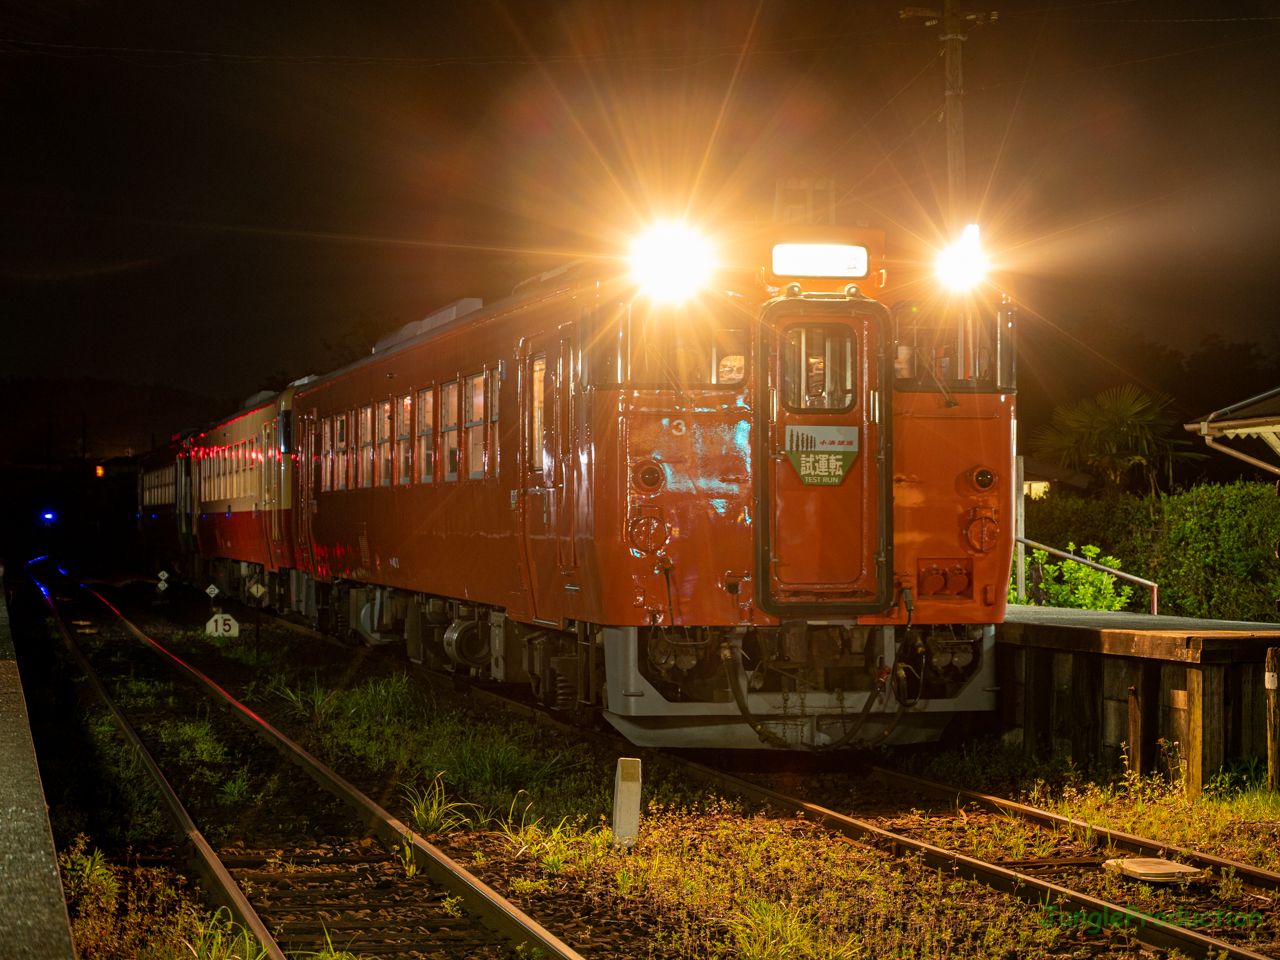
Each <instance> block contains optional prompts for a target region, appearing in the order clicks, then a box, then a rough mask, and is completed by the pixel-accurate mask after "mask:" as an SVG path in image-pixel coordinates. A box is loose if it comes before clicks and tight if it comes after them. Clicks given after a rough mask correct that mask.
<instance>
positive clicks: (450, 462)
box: [440, 380, 461, 483]
mask: <svg viewBox="0 0 1280 960" xmlns="http://www.w3.org/2000/svg"><path fill="white" fill-rule="evenodd" d="M440 432H441V433H442V434H443V435H444V478H445V480H447V481H449V482H450V483H452V482H453V481H454V480H457V479H458V468H459V467H460V466H461V464H460V463H459V462H458V381H456V380H455V381H453V383H446V384H445V385H444V386H442V387H441V388H440Z"/></svg>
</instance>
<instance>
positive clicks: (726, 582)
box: [190, 227, 1014, 747]
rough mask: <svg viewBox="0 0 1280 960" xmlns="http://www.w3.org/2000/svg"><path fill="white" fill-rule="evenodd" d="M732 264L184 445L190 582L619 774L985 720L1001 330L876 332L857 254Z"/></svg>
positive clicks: (820, 248) (578, 305) (494, 327)
mask: <svg viewBox="0 0 1280 960" xmlns="http://www.w3.org/2000/svg"><path fill="white" fill-rule="evenodd" d="M736 249H737V250H738V252H737V253H736V254H734V256H733V257H731V258H730V259H734V258H736V264H734V263H731V264H730V265H729V266H728V267H724V268H721V269H719V270H718V271H717V272H716V274H715V275H714V280H713V282H712V283H711V284H709V285H707V286H704V287H703V288H701V289H698V290H696V291H692V292H690V293H689V294H688V296H687V297H686V298H684V299H683V300H682V301H681V302H678V303H677V302H667V301H666V300H664V299H662V298H660V297H658V296H657V295H656V294H654V293H653V291H652V290H651V289H649V288H646V287H644V286H643V285H638V282H637V280H636V279H635V278H633V276H632V275H631V273H629V272H628V271H627V270H626V268H625V265H622V264H619V263H617V262H615V261H607V260H587V261H579V262H575V263H572V264H569V265H568V266H566V267H563V268H561V269H559V270H555V271H552V272H550V273H547V274H543V275H541V276H539V277H535V278H533V279H532V280H530V281H526V282H525V283H523V284H521V285H520V286H519V287H517V289H516V291H515V293H514V294H513V296H511V297H509V298H507V299H506V300H503V301H501V302H499V303H496V304H492V305H490V306H488V307H483V308H479V307H478V303H477V302H476V301H471V302H465V301H464V302H461V303H460V305H455V306H454V307H452V308H449V309H447V310H446V311H442V312H441V313H440V314H437V315H433V316H432V317H428V318H427V319H426V320H425V321H421V322H419V323H417V324H411V325H410V326H409V327H406V328H405V329H404V330H403V331H401V332H400V333H399V334H397V335H395V336H393V337H390V338H387V340H386V341H385V342H383V343H380V344H379V346H378V348H376V349H375V350H374V352H373V354H372V355H371V356H369V357H366V358H364V359H363V360H361V361H359V362H357V363H354V364H351V365H350V366H348V367H345V368H343V369H341V370H338V371H336V372H335V373H332V374H329V375H328V376H324V377H320V378H308V379H307V380H306V381H302V382H299V384H297V385H295V386H293V387H291V388H290V389H289V390H286V391H285V392H284V393H281V394H279V395H276V396H272V397H271V398H269V399H263V400H262V401H261V403H260V404H259V405H256V406H253V407H252V408H251V409H247V410H245V411H243V412H242V413H241V414H239V415H238V416H237V417H236V418H234V419H232V420H229V421H227V422H226V423H222V424H219V425H217V426H215V427H213V428H210V429H209V430H207V431H205V432H203V433H201V434H198V435H197V436H195V437H194V438H192V440H191V441H190V445H191V459H190V463H191V464H192V469H193V470H194V471H196V473H197V478H196V481H195V489H196V491H197V494H196V495H197V498H198V499H197V505H196V507H195V514H196V515H197V518H196V521H195V526H196V529H197V531H198V549H199V553H200V557H201V558H203V560H204V572H205V573H206V574H209V575H216V576H218V577H219V578H220V579H221V582H222V583H223V584H224V585H228V586H230V587H231V588H232V589H235V588H236V587H237V586H239V587H240V588H242V589H243V587H244V586H245V585H246V584H248V583H249V582H250V581H251V580H253V579H254V578H256V579H258V580H259V581H261V582H263V583H264V585H267V586H268V587H269V589H270V590H271V591H272V593H271V594H270V597H271V598H274V599H275V602H276V603H277V605H280V606H292V607H293V609H295V610H297V611H298V612H301V613H303V614H305V615H307V616H309V617H310V618H312V619H313V621H315V622H317V623H318V624H320V625H321V626H323V627H325V628H327V629H331V630H335V631H338V632H342V633H347V632H353V633H355V634H356V635H358V636H360V637H362V638H363V639H365V640H366V641H367V642H371V643H379V642H388V641H392V640H400V639H404V640H405V641H406V642H407V645H408V650H409V654H410V656H412V657H413V658H414V659H419V660H428V661H430V662H432V663H434V664H435V665H437V666H442V667H445V668H448V669H455V670H465V671H470V672H473V673H475V674H478V675H483V676H488V677H491V678H493V679H495V680H501V681H507V682H518V683H531V684H532V685H533V687H534V689H535V691H536V692H537V693H539V694H540V695H541V696H542V697H543V698H544V700H545V701H546V702H547V703H549V704H552V705H555V706H558V707H559V708H561V709H564V710H567V711H570V712H578V713H580V714H583V715H589V714H590V713H591V712H592V711H593V710H600V711H602V712H603V715H604V717H605V718H606V719H608V721H609V722H610V723H612V724H613V725H614V726H615V727H616V728H618V729H619V730H620V731H622V732H623V733H624V734H625V735H626V736H627V737H629V738H630V739H631V740H632V741H634V742H636V743H638V744H641V745H672V746H720V747H726V746H727V747H733V746H742V747H747V746H757V747H758V746H759V745H760V744H761V743H762V742H763V743H766V744H770V745H774V746H790V747H801V746H806V745H807V746H824V745H831V744H838V743H846V742H850V741H853V740H858V739H860V740H863V741H865V740H867V739H869V738H870V739H873V740H876V741H880V740H889V741H890V742H912V741H918V740H924V739H931V738H934V737H936V736H937V735H938V734H939V733H940V731H941V729H942V727H943V726H944V725H945V724H946V722H947V721H948V720H949V719H950V718H951V717H953V716H954V715H955V714H957V713H959V712H973V711H991V710H993V709H994V707H995V702H994V693H993V692H992V688H994V686H995V679H994V663H993V655H994V648H993V629H992V626H991V625H992V624H994V623H996V622H998V621H1000V620H1001V619H1002V618H1003V613H1004V604H1005V595H1006V589H1007V583H1008V578H1009V565H1010V559H1011V553H1012V546H1011V544H1012V541H1011V531H1012V523H1011V508H1012V502H1013V488H1012V482H1013V470H1012V467H1011V465H1012V458H1013V422H1014V395H1013V386H1014V385H1013V362H1012V308H1011V307H1010V306H1009V305H1008V304H1004V303H996V304H987V303H984V302H983V301H982V299H981V298H980V297H975V296H973V295H972V294H969V295H960V296H955V297H945V298H938V299H936V300H934V301H933V302H920V301H902V302H898V303H896V304H895V306H894V307H893V308H892V309H890V308H889V307H887V306H885V305H884V304H883V303H882V302H881V300H882V299H884V300H887V299H892V298H891V297H890V296H888V295H887V294H886V293H885V289H884V283H885V279H886V273H885V261H884V238H883V234H882V232H880V231H876V230H870V229H837V228H825V229H824V228H811V227H803V228H792V229H791V230H789V231H786V232H775V233H773V234H772V235H770V236H769V237H766V238H761V237H756V238H747V239H746V240H744V241H743V242H741V243H739V244H738V246H737V248H736ZM471 306H476V307H477V308H476V309H471V310H469V311H468V312H465V313H462V314H461V315H458V314H459V313H460V309H466V308H467V307H471ZM246 462H247V463H248V464H249V466H248V467H243V466H240V465H241V464H242V463H246ZM255 474H256V476H255ZM228 477H230V478H231V479H228ZM236 478H240V480H239V483H238V485H237V479H236ZM230 561H234V563H232V562H230ZM286 572H287V574H288V576H285V574H286Z"/></svg>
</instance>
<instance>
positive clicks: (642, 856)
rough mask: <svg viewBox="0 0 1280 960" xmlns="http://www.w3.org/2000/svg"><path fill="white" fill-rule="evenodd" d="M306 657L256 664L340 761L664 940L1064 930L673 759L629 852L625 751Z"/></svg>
mask: <svg viewBox="0 0 1280 960" xmlns="http://www.w3.org/2000/svg"><path fill="white" fill-rule="evenodd" d="M293 670H296V667H295V668H291V670H290V671H288V672H286V671H284V670H282V671H280V672H279V673H277V674H276V675H275V676H274V677H273V678H271V679H270V680H268V679H266V678H264V677H263V675H262V673H258V674H257V675H256V677H255V679H254V682H253V685H252V689H251V690H250V691H249V693H250V694H251V695H252V696H253V697H255V698H256V700H257V703H258V704H259V706H258V707H257V709H262V710H266V711H268V712H275V713H277V714H279V715H282V716H284V717H286V718H288V719H289V720H290V721H292V722H294V723H297V724H302V725H305V727H306V728H307V729H306V733H305V735H304V736H305V739H306V741H307V743H308V745H309V748H310V749H313V751H314V752H316V753H317V754H318V755H319V756H321V757H322V758H323V759H324V760H325V762H327V763H330V764H333V765H334V766H335V767H337V768H338V769H339V770H340V771H346V772H347V774H348V775H352V776H354V777H355V778H356V779H357V780H358V781H359V780H361V779H364V780H371V781H375V782H378V783H380V784H384V785H385V784H388V783H389V784H391V785H392V786H393V787H394V794H395V795H396V796H397V797H398V801H399V802H398V804H396V808H397V810H398V812H399V814H400V815H401V816H402V818H403V819H404V820H405V822H406V823H407V824H409V825H411V826H412V827H413V828H414V829H416V830H417V831H418V832H419V833H422V834H428V835H431V834H434V835H436V836H437V837H439V838H440V839H439V840H437V842H443V843H445V844H446V845H447V846H449V847H450V849H451V852H453V853H454V854H455V855H457V856H463V857H467V858H469V859H470V861H471V863H472V864H474V868H475V869H477V870H480V871H482V872H484V875H485V876H486V877H488V876H490V873H488V872H487V871H491V870H495V869H496V870H498V871H499V873H500V875H501V876H502V877H503V878H504V879H503V881H502V883H503V884H504V889H505V890H506V892H507V893H508V894H509V895H511V896H514V897H517V898H520V899H523V900H526V901H529V902H530V903H536V902H537V901H539V900H540V899H557V898H560V897H563V896H566V895H567V896H571V897H573V898H575V899H578V900H586V901H588V902H589V903H593V904H596V905H598V906H599V907H602V908H603V907H608V908H611V909H612V910H613V911H614V913H620V914H622V915H631V916H638V917H640V918H642V920H643V922H644V927H645V934H646V935H647V936H649V937H650V938H651V943H652V952H653V953H654V954H655V955H678V956H685V957H705V958H722V957H723V958H728V957H745V958H748V960H774V958H777V960H782V958H784V957H785V958H788V960H790V958H793V957H794V958H824V960H839V958H846V957H847V958H852V957H855V956H868V955H903V956H905V955H910V956H913V957H920V958H925V957H928V958H932V957H943V956H960V957H966V956H972V957H978V956H989V955H992V954H995V953H1000V954H1002V955H1021V956H1037V955H1042V954H1045V953H1046V952H1047V951H1050V950H1051V949H1052V948H1053V946H1054V945H1055V944H1057V943H1059V942H1060V941H1061V939H1062V938H1063V937H1064V936H1067V935H1066V934H1064V933H1063V932H1062V931H1061V930H1059V929H1056V928H1052V927H1048V926H1045V925H1042V924H1041V923H1039V915H1038V913H1037V912H1036V911H1035V910H1034V909H1033V908H1031V907H1028V906H1027V905H1024V904H1022V903H1020V902H1018V901H1016V900H1013V899H1012V898H1008V897H1005V896H1003V895H1000V894H994V893H991V892H990V891H986V890H983V889H982V888H978V887H975V886H974V885H973V884H970V883H967V882H962V881H953V880H950V879H948V878H945V877H943V876H940V875H939V874H938V873H936V872H934V871H930V870H927V869H925V868H924V867H923V866H921V865H920V864H918V863H916V862H914V861H909V862H907V863H906V864H905V865H903V866H901V867H900V868H899V869H895V870H886V869H885V864H884V860H883V857H882V856H881V855H880V854H877V853H871V852H868V851H865V850H860V849H859V848H856V847H852V846H850V845H848V844H845V843H843V842H839V841H835V842H833V841H832V838H831V837H830V835H829V834H827V833H825V832H822V831H819V830H816V829H815V828H813V827H811V826H810V825H808V824H806V823H804V822H803V821H796V820H793V819H771V818H769V817H767V816H764V815H758V814H754V813H753V812H752V811H751V810H749V809H748V808H747V807H745V806H744V805H742V804H738V803H735V802H729V801H724V800H720V799H717V798H715V797H713V796H711V795H709V794H708V793H707V792H706V791H705V790H704V789H703V788H701V787H700V786H693V785H690V784H688V783H687V782H685V781H684V780H683V779H682V777H681V775H680V774H679V773H677V772H674V768H671V767H668V766H666V765H665V764H663V763H649V764H646V768H645V797H646V800H647V801H648V803H649V806H648V808H647V813H646V816H645V817H644V818H643V820H642V827H641V836H640V838H639V840H638V842H637V844H636V845H635V847H634V848H633V849H632V850H631V851H630V852H626V851H619V850H615V849H614V848H613V844H612V836H611V834H610V831H609V830H608V829H607V827H606V826H605V823H606V822H607V816H608V814H609V812H610V810H611V805H612V796H611V795H612V785H613V775H614V769H613V763H614V759H615V758H614V757H613V756H612V755H606V754H603V753H601V752H597V751H596V750H594V749H593V748H591V747H589V746H587V745H586V744H584V743H583V742H582V741H580V740H578V739H577V738H574V737H571V736H566V735H563V734H560V733H557V732H554V731H550V730H548V729H546V728H545V727H535V726H532V725H530V724H528V723H526V722H524V721H520V720H516V719H512V720H510V721H507V720H505V719H504V718H503V716H502V715H500V714H496V715H495V714H480V713H479V712H477V711H473V710H467V709H466V708H465V707H457V706H454V705H452V704H449V703H446V702H442V701H441V700H440V699H438V698H437V697H435V696H434V695H433V694H432V692H431V691H430V690H429V689H427V688H425V687H424V686H422V685H420V684H418V683H417V682H415V681H414V680H413V679H412V678H411V677H409V676H408V675H407V674H404V673H396V674H393V675H390V676H382V677H375V678H372V679H367V680H364V681H363V682H360V683H357V684H355V685H353V686H350V687H346V688H343V687H340V686H337V685H331V684H330V683H327V682H325V681H326V678H325V676H324V675H322V674H321V673H320V672H319V670H317V671H316V672H314V673H311V674H310V675H309V676H308V675H306V674H307V673H310V671H309V670H308V671H306V672H305V673H302V674H301V675H299V673H298V672H292V671H293ZM402 860H403V863H402V866H404V868H405V870H406V871H407V870H408V869H409V867H408V863H409V861H408V857H407V856H405V857H403V858H402ZM600 935H607V934H605V933H604V932H603V928H602V931H601V934H600ZM593 939H594V938H593ZM596 942H599V941H596Z"/></svg>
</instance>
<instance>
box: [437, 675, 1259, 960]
mask: <svg viewBox="0 0 1280 960" xmlns="http://www.w3.org/2000/svg"><path fill="white" fill-rule="evenodd" d="M423 673H424V674H426V676H427V677H428V678H429V679H432V680H437V682H439V683H441V684H444V683H447V682H448V681H449V680H452V681H453V689H454V690H457V691H458V692H466V693H468V695H470V696H471V697H473V698H475V699H476V700H478V701H480V702H483V703H488V704H492V705H494V706H502V707H505V708H506V709H508V710H509V711H510V712H512V713H516V714H519V715H521V716H524V717H525V718H526V719H530V720H532V721H533V722H535V723H539V724H544V725H546V726H551V727H556V728H558V729H561V730H565V731H569V732H575V733H578V734H586V735H588V736H589V737H591V738H592V739H595V740H597V741H598V742H607V743H610V744H612V745H615V746H617V745H619V744H618V741H617V739H616V738H614V737H608V736H606V735H602V734H599V733H596V732H594V731H584V730H582V729H581V728H578V727H574V726H573V725H571V724H567V723H565V722H564V721H562V720H559V719H557V718H556V717H553V716H551V715H550V714H549V713H547V712H546V711H544V710H540V709H538V708H537V707H531V706H529V705H528V704H525V703H520V702H519V701H516V700H510V699H508V698H507V697H503V696H502V695H500V694H496V693H492V692H491V691H488V690H482V689H480V688H478V687H475V686H473V685H471V684H470V683H469V682H468V681H467V680H465V679H463V678H461V677H447V676H445V675H442V674H437V673H436V672H435V671H429V670H426V669H425V668H423ZM638 750H639V752H640V753H641V754H642V755H647V756H650V757H653V756H660V757H662V758H663V759H664V760H666V761H667V762H670V763H674V764H676V765H678V766H681V767H683V768H684V769H685V770H687V771H688V772H689V773H690V774H692V775H693V776H695V777H697V778H698V779H700V780H704V781H707V782H709V783H714V784H716V785H718V786H722V787H725V788H727V789H729V790H732V791H733V792H734V793H737V794H738V795H739V796H742V797H745V798H746V799H748V800H754V801H756V802H761V803H768V804H771V805H773V806H775V807H778V808H779V809H783V810H791V811H794V812H796V813H803V814H804V815H805V817H806V818H807V819H809V820H812V821H813V822H816V823H818V824H819V825H821V826H823V827H825V828H826V829H828V830H831V831H833V832H835V833H839V834H841V835H843V836H845V837H847V838H848V839H850V840H856V841H859V842H863V843H868V844H870V845H872V846H874V847H876V848H877V849H886V848H887V849H888V851H889V852H890V853H892V854H898V853H900V852H901V851H909V852H911V853H916V854H919V855H920V857H921V859H922V860H923V861H924V863H925V864H926V865H928V866H930V867H933V868H935V869H936V868H941V869H949V870H953V871H955V873H956V874H957V875H959V876H961V877H963V878H965V879H966V880H972V881H975V882H977V883H981V884H983V885H984V886H987V887H991V888H993V889H995V890H999V891H1001V892H1003V893H1009V894H1012V895H1014V896H1016V897H1017V898H1018V899H1020V900H1022V901H1024V902H1026V903H1031V904H1036V905H1039V906H1042V907H1043V906H1048V905H1051V904H1057V903H1060V902H1063V901H1065V902H1066V903H1068V904H1070V905H1071V906H1072V907H1073V908H1075V909H1077V910H1083V911H1086V912H1087V913H1091V914H1092V913H1098V914H1100V915H1101V916H1103V917H1109V918H1112V919H1113V920H1121V921H1123V922H1124V923H1125V924H1126V926H1125V927H1124V929H1125V930H1127V931H1128V932H1129V934H1130V935H1131V936H1133V938H1134V939H1135V940H1138V941H1141V942H1142V943H1144V944H1146V945H1148V946H1150V947H1153V948H1156V949H1163V950H1170V949H1177V950H1180V951H1182V952H1183V953H1184V954H1186V955H1188V956H1191V957H1195V958H1209V957H1213V958H1218V957H1231V958H1235V960H1274V958H1268V957H1266V955H1265V954H1261V953H1256V952H1254V951H1253V950H1250V949H1248V948H1247V947H1242V946H1239V945H1237V944H1233V943H1228V942H1227V941H1225V940H1219V939H1217V938H1216V937H1209V936H1206V935H1204V934H1202V933H1197V932H1195V931H1194V930H1189V929H1187V928H1185V927H1180V926H1178V925H1177V924H1171V923H1166V922H1165V921H1163V920H1158V919H1156V918H1154V917H1150V916H1146V915H1145V914H1143V913H1141V912H1139V911H1137V910H1132V909H1130V908H1128V907H1122V906H1119V905H1117V904H1114V903H1108V902H1107V901H1105V900H1099V899H1098V898H1096V897H1092V896H1089V895H1088V894H1085V893H1080V892H1079V891H1076V890H1072V889H1070V888H1068V887H1063V886H1060V885H1058V884H1055V883H1050V882H1048V881H1046V880H1042V879H1040V878H1039V877H1034V876H1031V875H1029V874H1026V873H1022V872H1020V871H1017V870H1013V869H1010V868H1009V867H1002V866H1000V865H999V864H994V863H988V862H987V861H985V860H979V859H978V858H976V857H970V856H967V855H965V854H962V853H957V852H955V851H953V850H947V849H944V848H942V847H937V846H934V845H933V844H930V843H925V842H923V841H921V840H916V839H914V838H912V837H908V836H905V835H904V834H900V833H895V832H894V831H892V830H886V829H884V828H882V827H878V826H876V825H875V824H872V823H868V822H866V821H865V820H858V819H856V818H854V817H850V816H846V815H845V814H842V813H837V812H836V811H834V810H830V809H828V808H826V807H822V806H819V805H817V804H814V803H808V802H807V801H804V800H799V799H797V798H795V797H789V796H786V795H785V794H781V793H778V792H777V791H774V790H770V789H768V788H767V787H761V786H758V785H756V784H754V783H750V782H748V781H746V780H742V779H740V778H739V777H735V776H733V775H731V774H727V773H722V772H720V771H719V770H714V769H712V768H711V767H707V766H704V765H703V764H700V763H695V762H693V761H691V760H686V759H684V758H683V757H678V756H675V755H673V754H671V753H668V752H666V751H654V750H651V749H649V748H645V747H641V748H638ZM1227 862H1228V863H1229V861H1227Z"/></svg>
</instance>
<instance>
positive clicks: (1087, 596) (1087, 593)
mask: <svg viewBox="0 0 1280 960" xmlns="http://www.w3.org/2000/svg"><path fill="white" fill-rule="evenodd" d="M1067 553H1076V545H1075V544H1074V543H1068V544H1067ZM1100 553H1102V550H1101V549H1099V548H1098V547H1081V548H1080V553H1079V554H1076V555H1077V556H1079V555H1081V554H1083V555H1084V558H1085V559H1086V560H1092V561H1093V562H1094V563H1100V564H1102V565H1103V566H1104V567H1113V568H1114V569H1116V570H1119V569H1120V561H1119V560H1117V559H1116V558H1115V557H1102V558H1099V556H1098V555H1099V554H1100ZM1025 562H1026V566H1027V568H1028V569H1027V583H1028V585H1029V584H1030V583H1031V569H1032V568H1033V567H1034V566H1035V565H1036V564H1038V565H1039V567H1040V569H1041V570H1042V571H1043V573H1044V578H1043V579H1042V580H1041V582H1040V587H1041V589H1042V590H1043V591H1044V596H1045V606H1047V607H1070V608H1072V609H1074V610H1123V609H1124V608H1125V606H1126V604H1128V602H1129V598H1130V597H1131V596H1132V595H1133V587H1132V586H1130V585H1129V584H1127V583H1123V582H1122V583H1121V586H1119V587H1117V586H1116V584H1117V582H1120V581H1119V578H1118V577H1116V576H1115V575H1114V574H1110V573H1103V572H1102V571H1101V570H1095V569H1093V568H1092V567H1086V566H1085V565H1084V564H1083V563H1074V562H1073V561H1071V560H1063V561H1061V562H1059V563H1050V562H1049V554H1048V553H1047V552H1045V551H1044V550H1033V551H1032V552H1031V556H1029V557H1027V558H1026V561H1025ZM1015 563H1016V561H1015ZM1017 575H1018V572H1017V569H1016V568H1015V569H1014V571H1013V575H1012V576H1010V578H1009V602H1010V603H1022V602H1023V601H1020V600H1019V599H1018V586H1017ZM1025 602H1027V603H1030V602H1031V597H1030V590H1028V596H1027V600H1026V601H1025Z"/></svg>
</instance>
